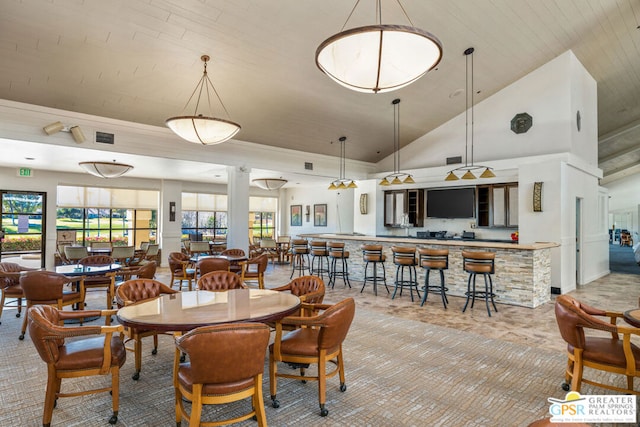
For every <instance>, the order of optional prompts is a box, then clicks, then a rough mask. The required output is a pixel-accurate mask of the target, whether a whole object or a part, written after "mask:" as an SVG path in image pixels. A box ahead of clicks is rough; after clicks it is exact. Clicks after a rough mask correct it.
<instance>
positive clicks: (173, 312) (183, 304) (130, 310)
mask: <svg viewBox="0 0 640 427" xmlns="http://www.w3.org/2000/svg"><path fill="white" fill-rule="evenodd" d="M299 307H300V298H298V297H297V296H295V295H292V294H290V293H289V292H277V291H272V290H268V289H233V290H229V291H222V292H211V291H201V290H198V291H189V292H179V293H176V294H170V295H162V296H160V297H159V298H154V299H152V300H148V301H144V302H140V303H137V304H132V305H129V306H126V307H123V308H121V309H120V310H118V321H119V322H120V323H121V324H123V325H125V326H129V327H137V328H143V329H154V330H158V331H182V332H184V331H189V330H191V329H194V328H197V327H200V326H208V325H216V324H220V323H233V322H273V321H276V320H278V319H281V318H283V317H286V316H288V315H290V314H292V313H294V312H295V311H296V310H297V309H298V308H299Z"/></svg>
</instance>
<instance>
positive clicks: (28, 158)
mask: <svg viewBox="0 0 640 427" xmlns="http://www.w3.org/2000/svg"><path fill="white" fill-rule="evenodd" d="M24 159H25V160H35V159H36V158H35V157H25V158H24Z"/></svg>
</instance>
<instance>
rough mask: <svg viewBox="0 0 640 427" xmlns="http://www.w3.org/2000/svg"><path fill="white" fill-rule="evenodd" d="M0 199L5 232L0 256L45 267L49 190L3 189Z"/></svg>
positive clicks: (27, 264)
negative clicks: (47, 193)
mask: <svg viewBox="0 0 640 427" xmlns="http://www.w3.org/2000/svg"><path fill="white" fill-rule="evenodd" d="M0 198H1V199H2V204H1V206H0V210H1V216H2V231H3V233H4V237H3V239H2V244H0V259H2V261H10V262H18V263H20V264H22V265H25V266H35V265H38V264H39V265H40V267H42V268H44V261H45V257H46V254H45V241H46V222H47V221H46V211H47V209H46V204H47V203H46V200H47V195H46V193H38V192H30V191H11V190H0ZM27 260H29V262H27Z"/></svg>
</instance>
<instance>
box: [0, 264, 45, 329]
mask: <svg viewBox="0 0 640 427" xmlns="http://www.w3.org/2000/svg"><path fill="white" fill-rule="evenodd" d="M35 270H37V269H36V268H29V267H23V266H21V265H20V264H16V263H15V262H0V294H1V296H0V319H1V318H2V309H3V308H4V307H5V306H6V307H10V306H15V307H16V308H17V309H18V312H17V313H16V317H20V313H21V312H22V299H23V298H24V292H22V288H21V287H20V274H21V273H22V272H23V271H35ZM7 298H16V304H15V305H13V303H7V302H6V299H7ZM0 324H2V322H0Z"/></svg>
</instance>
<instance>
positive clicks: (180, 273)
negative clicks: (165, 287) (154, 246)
mask: <svg viewBox="0 0 640 427" xmlns="http://www.w3.org/2000/svg"><path fill="white" fill-rule="evenodd" d="M168 261H169V270H171V285H170V286H171V287H173V284H174V283H175V282H176V281H179V283H180V284H179V285H178V289H182V282H183V281H185V280H186V281H187V283H188V285H189V288H188V289H189V290H191V283H192V282H193V280H194V279H195V278H196V269H195V266H194V265H193V262H191V259H190V257H189V255H187V254H183V253H182V252H171V253H170V254H169V258H168Z"/></svg>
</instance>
